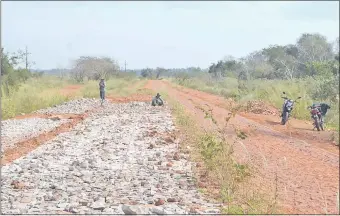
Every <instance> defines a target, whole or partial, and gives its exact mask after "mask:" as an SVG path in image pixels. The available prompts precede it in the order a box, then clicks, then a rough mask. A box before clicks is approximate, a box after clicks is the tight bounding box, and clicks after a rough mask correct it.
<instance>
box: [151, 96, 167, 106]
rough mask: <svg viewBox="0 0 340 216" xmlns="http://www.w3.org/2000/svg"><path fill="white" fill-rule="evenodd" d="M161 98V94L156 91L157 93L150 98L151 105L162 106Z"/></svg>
mask: <svg viewBox="0 0 340 216" xmlns="http://www.w3.org/2000/svg"><path fill="white" fill-rule="evenodd" d="M163 104H164V103H163V100H162V98H161V95H160V94H159V93H157V95H156V96H155V97H154V98H152V102H151V105H152V106H163Z"/></svg>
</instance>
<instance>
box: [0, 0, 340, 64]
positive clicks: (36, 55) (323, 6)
mask: <svg viewBox="0 0 340 216" xmlns="http://www.w3.org/2000/svg"><path fill="white" fill-rule="evenodd" d="M1 28H2V29H1V30H2V33H1V34H2V35H1V36H2V46H3V47H4V48H5V50H6V51H9V52H13V51H16V50H18V49H23V48H25V46H26V45H27V46H28V49H29V51H30V52H31V53H32V54H31V58H32V60H33V61H35V62H36V65H35V68H40V69H51V68H56V67H69V66H70V62H71V61H72V60H74V59H76V58H77V57H79V56H81V55H95V56H109V57H113V58H115V59H116V60H118V62H119V63H120V64H121V66H122V65H123V64H124V61H125V60H126V61H127V68H131V69H135V68H144V67H166V68H170V67H171V68H173V67H187V66H200V67H208V66H209V65H210V63H212V62H216V61H217V60H219V59H222V58H223V57H224V56H226V55H233V56H235V57H242V56H245V55H247V54H248V53H250V52H252V51H255V50H259V49H262V48H264V47H266V46H268V45H270V44H281V45H285V44H288V43H295V41H296V39H297V38H298V37H299V36H300V35H301V34H302V33H305V32H308V33H315V32H318V33H321V34H323V35H325V36H326V37H327V38H328V39H329V40H330V41H333V40H335V39H336V37H337V36H338V35H339V2H338V1H337V2H335V1H333V2H322V1H319V2H302V1H300V2H249V1H248V2H211V1H206V2H190V1H188V2H161V1H158V2H118V1H112V2H110V1H106V2H98V1H92V2H67V1H59V2H41V1H40V2H39V1H32V2H15V1H6V2H2V11H1Z"/></svg>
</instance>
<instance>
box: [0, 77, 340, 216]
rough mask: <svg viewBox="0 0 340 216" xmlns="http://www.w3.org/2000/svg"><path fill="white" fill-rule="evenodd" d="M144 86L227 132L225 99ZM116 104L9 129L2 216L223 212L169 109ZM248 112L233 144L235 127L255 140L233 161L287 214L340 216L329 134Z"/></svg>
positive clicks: (72, 106)
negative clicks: (199, 180)
mask: <svg viewBox="0 0 340 216" xmlns="http://www.w3.org/2000/svg"><path fill="white" fill-rule="evenodd" d="M146 88H147V89H150V90H153V91H154V92H166V93H167V94H168V95H169V97H171V98H172V99H175V100H177V101H178V102H180V103H181V104H182V105H183V106H184V107H185V108H186V110H187V111H188V112H190V113H191V114H192V115H193V117H194V118H195V119H196V121H197V123H198V124H199V125H200V126H201V127H203V128H205V129H213V128H214V125H213V124H212V123H211V122H210V120H209V119H206V118H204V114H203V113H202V111H201V110H200V109H199V107H205V108H208V107H209V108H211V109H212V110H213V115H214V118H215V119H216V120H217V121H218V124H219V125H222V124H223V123H224V119H225V117H227V116H228V115H229V113H230V112H229V111H228V108H229V107H231V103H232V101H230V100H226V99H224V98H221V97H218V96H214V95H210V94H207V93H203V92H200V91H196V90H191V89H185V88H177V87H174V86H173V85H171V84H170V83H168V82H165V81H160V80H154V81H152V80H151V81H149V82H148V83H147V85H146ZM110 100H111V102H114V104H111V103H107V104H106V105H105V106H104V109H103V108H101V107H100V105H99V104H100V102H99V101H98V100H92V99H80V100H76V101H71V102H68V103H65V104H62V105H59V106H56V107H53V108H48V109H44V110H40V111H38V112H36V113H34V114H30V115H24V116H19V117H17V118H16V119H12V120H7V121H4V122H2V134H1V137H2V140H5V141H6V143H5V145H4V146H3V149H2V151H4V154H3V158H2V164H3V165H5V166H3V167H2V195H1V196H2V197H1V201H2V202H1V204H2V213H12V214H20V213H23V214H25V213H40V214H41V213H44V214H54V213H57V214H58V213H59V214H66V213H87V214H94V213H98V214H101V213H107V214H124V213H125V214H132V213H137V214H171V213H172V214H183V213H218V212H219V210H218V208H219V206H220V205H219V204H218V203H215V202H214V201H212V200H208V199H207V198H206V197H203V196H202V195H201V194H200V193H198V189H197V186H196V184H195V182H196V181H195V179H194V178H193V175H194V174H193V172H192V170H191V169H192V166H194V164H192V162H190V161H189V160H188V155H185V154H181V153H179V152H178V145H179V144H180V140H177V139H176V138H175V137H174V135H173V134H174V131H175V127H174V125H173V122H172V118H171V115H170V111H169V109H168V107H164V108H158V107H151V106H150V101H151V97H150V96H147V95H138V94H136V95H134V96H131V97H124V98H110ZM133 101H143V102H133ZM144 101H148V102H144ZM240 114H241V115H236V117H235V118H233V119H232V120H231V121H230V125H229V126H228V128H227V129H226V133H227V134H228V136H229V137H230V139H231V140H232V139H233V138H234V137H235V136H236V134H235V130H234V129H235V128H237V129H238V130H241V131H243V132H244V133H246V135H247V138H246V139H245V140H243V141H242V143H239V145H235V155H234V156H235V158H236V159H237V160H238V161H239V162H240V163H251V165H252V166H253V167H255V168H256V170H258V173H256V175H255V176H254V178H253V182H252V186H253V187H258V188H259V189H260V190H262V191H263V192H266V191H268V192H271V191H272V189H275V188H277V190H278V191H277V193H278V200H279V207H280V210H281V211H283V212H285V213H305V214H306V213H307V214H315V213H317V214H325V213H328V214H337V213H339V210H338V208H337V206H336V202H337V192H338V191H339V152H338V150H339V149H338V148H337V147H335V146H334V144H333V143H332V141H331V140H330V138H329V136H330V132H315V131H314V132H313V131H309V130H308V127H309V126H308V125H307V124H305V125H303V124H302V123H301V122H297V123H296V124H295V123H294V122H295V121H294V120H293V121H292V122H293V123H292V126H291V127H288V128H286V127H283V126H280V125H276V124H275V122H276V121H279V118H277V117H274V116H267V115H261V114H256V115H255V114H252V113H240ZM301 125H303V129H304V130H302V129H301ZM25 128H26V129H27V130H25ZM28 131H30V133H28ZM309 135H311V136H309ZM311 137H313V138H311Z"/></svg>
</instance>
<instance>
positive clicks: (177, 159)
mask: <svg viewBox="0 0 340 216" xmlns="http://www.w3.org/2000/svg"><path fill="white" fill-rule="evenodd" d="M173 159H174V160H176V161H179V159H180V157H179V154H178V152H176V153H175V154H174V157H173Z"/></svg>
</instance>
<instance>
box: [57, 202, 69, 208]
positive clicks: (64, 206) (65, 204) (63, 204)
mask: <svg viewBox="0 0 340 216" xmlns="http://www.w3.org/2000/svg"><path fill="white" fill-rule="evenodd" d="M67 206H69V204H68V203H58V204H57V207H58V208H61V209H66V207H67Z"/></svg>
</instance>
